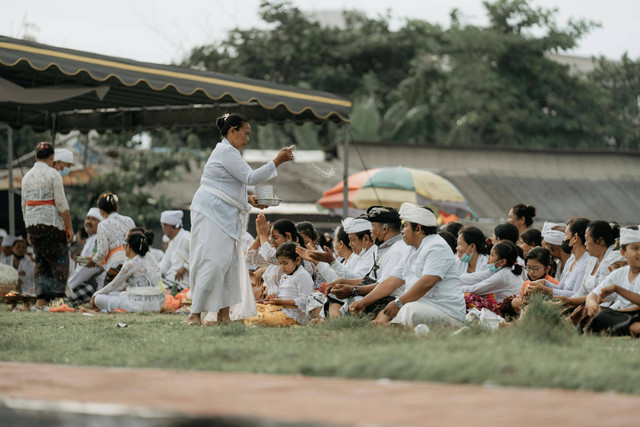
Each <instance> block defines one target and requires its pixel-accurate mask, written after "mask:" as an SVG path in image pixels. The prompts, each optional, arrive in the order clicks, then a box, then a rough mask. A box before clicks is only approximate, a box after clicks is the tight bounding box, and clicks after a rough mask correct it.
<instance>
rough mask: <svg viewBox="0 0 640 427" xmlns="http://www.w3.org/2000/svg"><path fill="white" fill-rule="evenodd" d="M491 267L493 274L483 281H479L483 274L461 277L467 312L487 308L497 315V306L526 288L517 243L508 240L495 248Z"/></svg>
mask: <svg viewBox="0 0 640 427" xmlns="http://www.w3.org/2000/svg"><path fill="white" fill-rule="evenodd" d="M487 267H488V269H489V272H490V273H491V275H490V276H489V277H488V278H485V279H482V280H480V281H478V280H477V279H478V278H482V277H485V275H484V274H483V272H478V273H471V274H465V275H463V276H462V277H460V285H461V286H462V292H464V293H465V301H466V302H467V309H469V308H473V307H475V308H487V309H489V310H491V311H493V312H497V311H498V307H497V304H500V303H501V302H502V301H503V300H504V299H505V298H507V297H509V296H511V295H513V294H515V293H516V292H518V291H519V290H520V288H521V287H522V283H523V282H524V281H523V280H522V277H521V274H522V266H520V265H519V264H518V247H517V246H516V245H515V243H513V242H511V241H508V240H504V241H500V242H498V243H497V244H496V245H494V246H493V248H492V249H491V252H490V253H489V259H488V260H487ZM478 297H483V298H478Z"/></svg>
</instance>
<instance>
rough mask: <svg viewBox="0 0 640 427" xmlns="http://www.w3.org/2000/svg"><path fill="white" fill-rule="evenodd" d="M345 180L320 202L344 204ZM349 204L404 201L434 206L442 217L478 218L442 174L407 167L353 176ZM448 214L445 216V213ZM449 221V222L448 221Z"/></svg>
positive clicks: (364, 206) (332, 205) (331, 205)
mask: <svg viewBox="0 0 640 427" xmlns="http://www.w3.org/2000/svg"><path fill="white" fill-rule="evenodd" d="M342 190H343V183H342V182H340V183H338V184H337V185H336V186H335V187H333V188H332V189H330V190H328V191H325V192H324V194H323V195H322V198H321V199H320V200H318V204H319V205H320V206H322V207H324V208H326V209H339V208H341V207H342V194H343V192H342ZM348 194H349V196H348V197H349V207H353V208H358V209H367V208H368V207H369V206H374V205H382V206H390V207H393V208H396V209H397V208H399V207H400V205H401V204H402V203H404V202H410V203H415V204H417V205H422V206H424V205H427V206H434V207H436V208H437V209H439V210H440V214H441V216H445V215H455V216H457V217H459V218H477V216H476V214H475V212H474V211H473V209H471V207H470V206H469V204H468V203H467V202H466V200H465V198H464V196H463V195H462V193H461V192H460V191H459V190H458V189H457V188H456V186H455V185H453V184H452V183H451V182H450V181H448V180H447V179H445V178H443V177H441V176H440V175H438V174H436V173H433V172H430V171H426V170H422V169H414V168H407V167H404V166H398V167H387V168H380V169H369V170H365V171H362V172H358V173H356V174H353V175H351V176H350V177H349V193H348ZM443 214H444V215H443ZM445 222H446V221H445Z"/></svg>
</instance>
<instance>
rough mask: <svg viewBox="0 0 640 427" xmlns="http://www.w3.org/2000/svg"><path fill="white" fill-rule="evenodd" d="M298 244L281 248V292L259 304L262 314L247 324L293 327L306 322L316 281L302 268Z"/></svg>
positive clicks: (278, 250) (279, 250)
mask: <svg viewBox="0 0 640 427" xmlns="http://www.w3.org/2000/svg"><path fill="white" fill-rule="evenodd" d="M297 247H298V245H297V244H295V243H293V242H287V243H283V244H282V245H280V246H279V247H278V249H277V251H276V257H277V259H278V264H279V267H280V270H281V272H282V275H281V276H280V283H279V285H278V289H277V293H270V294H269V295H267V297H266V298H265V301H264V304H258V305H257V309H258V315H257V316H256V317H252V318H249V319H246V320H245V324H247V325H263V326H293V325H297V324H302V323H305V321H306V314H305V312H306V302H307V299H308V298H309V296H310V295H311V293H312V292H313V279H312V278H311V275H310V274H309V273H308V272H307V271H306V270H305V269H304V268H303V267H301V264H302V258H300V255H298V254H297V253H296V248H297Z"/></svg>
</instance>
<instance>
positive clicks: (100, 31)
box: [0, 0, 640, 63]
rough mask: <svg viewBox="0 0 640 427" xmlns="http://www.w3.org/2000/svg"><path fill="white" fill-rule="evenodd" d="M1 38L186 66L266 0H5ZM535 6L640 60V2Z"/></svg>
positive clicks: (405, 3)
mask: <svg viewBox="0 0 640 427" xmlns="http://www.w3.org/2000/svg"><path fill="white" fill-rule="evenodd" d="M4 2H5V5H4V7H3V8H2V13H1V14H0V35H5V36H9V37H16V38H21V37H22V36H23V35H24V34H25V33H27V34H30V35H33V36H35V37H36V39H37V41H39V42H40V43H45V44H50V45H54V46H61V47H67V48H70V49H78V50H86V51H92V52H96V53H102V54H106V55H113V56H121V57H125V58H131V59H136V60H139V61H146V62H155V63H170V62H172V61H179V60H180V59H182V58H183V57H184V55H185V54H186V53H188V52H189V50H190V48H192V47H194V46H198V45H202V44H207V43H210V42H211V41H213V40H222V39H224V38H225V35H226V32H227V31H228V30H229V29H231V28H234V27H240V28H249V27H253V26H258V25H262V24H261V23H260V20H259V18H258V6H259V4H260V1H259V0H242V1H234V0H231V1H220V0H182V1H175V0H171V1H169V0H110V1H108V2H92V1H86V0H84V1H78V0H57V1H52V0H20V1H19V2H18V1H15V0H14V1H12V2H10V3H9V1H8V0H4ZM293 3H294V4H295V5H297V6H298V7H299V8H300V9H302V10H303V11H323V10H337V9H359V10H362V11H364V12H365V13H367V15H369V16H371V17H374V16H377V15H383V14H386V13H387V11H389V13H390V14H391V16H392V17H393V18H394V21H393V22H394V25H396V26H398V25H401V24H402V22H403V20H404V19H405V18H407V17H411V18H418V19H423V20H426V21H429V22H434V23H440V24H442V25H447V24H448V22H449V12H450V10H451V9H452V8H454V7H456V8H458V9H460V11H461V12H462V16H463V19H464V20H465V21H466V22H469V23H475V24H484V23H486V18H485V13H484V9H483V7H482V2H481V1H480V0H447V1H443V0H395V1H392V0H366V1H365V0H323V1H321V2H318V1H317V0H294V1H293ZM532 4H533V5H535V6H541V7H545V8H553V7H555V8H558V9H559V12H558V15H557V19H558V22H559V23H560V24H561V26H563V25H564V24H565V23H566V22H567V20H568V19H570V18H582V19H589V20H594V21H597V22H600V23H601V24H602V27H601V28H598V29H595V30H593V31H592V32H591V34H590V35H588V36H587V37H585V38H584V39H583V41H582V43H581V44H580V46H579V48H578V49H576V50H575V51H573V52H570V53H571V54H576V55H584V56H591V55H595V56H599V55H604V56H606V57H608V58H610V59H616V58H619V57H620V56H621V55H622V54H623V53H624V52H628V53H629V55H630V56H631V57H632V58H633V59H638V58H640V43H639V42H638V41H639V40H640V1H639V0H607V1H603V0H535V1H533V2H532Z"/></svg>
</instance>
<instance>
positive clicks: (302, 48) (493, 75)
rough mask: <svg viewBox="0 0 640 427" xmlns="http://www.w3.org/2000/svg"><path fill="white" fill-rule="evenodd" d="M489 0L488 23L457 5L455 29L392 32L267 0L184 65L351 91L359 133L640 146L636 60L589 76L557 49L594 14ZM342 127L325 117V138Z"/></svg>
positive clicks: (474, 141)
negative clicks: (329, 21)
mask: <svg viewBox="0 0 640 427" xmlns="http://www.w3.org/2000/svg"><path fill="white" fill-rule="evenodd" d="M484 6H485V10H486V13H487V16H488V25H486V26H478V25H471V24H465V23H464V22H461V20H460V13H459V11H457V10H453V11H452V13H451V24H450V25H449V27H448V28H442V27H440V26H438V25H433V24H430V23H428V22H424V21H420V20H407V21H406V22H405V23H404V25H403V26H402V27H401V28H399V29H397V30H392V29H391V27H390V17H389V16H380V17H376V18H368V17H366V16H364V15H363V14H360V13H357V12H346V13H345V15H344V18H345V23H346V24H345V26H344V27H340V28H337V27H327V26H322V25H320V24H319V23H318V22H316V21H314V20H313V19H312V18H310V17H309V16H307V15H305V14H304V13H303V12H302V11H300V10H299V9H297V8H296V7H294V6H292V5H291V4H290V3H275V2H263V3H262V4H261V9H260V14H261V18H262V19H263V20H264V21H265V22H266V23H267V24H269V25H268V28H266V29H263V28H251V29H246V30H241V29H235V30H232V31H231V32H230V33H229V35H228V37H227V38H226V39H225V40H224V41H222V42H217V43H214V44H212V45H208V46H201V47H197V48H195V49H193V51H192V52H191V54H190V55H189V56H188V57H187V58H186V59H185V61H184V64H185V65H191V66H198V67H201V68H205V69H208V70H212V71H217V72H221V73H228V74H237V75H243V76H247V77H252V78H257V79H264V80H268V81H272V82H277V83H285V84H290V85H298V86H305V87H312V88H314V89H320V90H326V91H330V92H334V93H341V94H347V95H349V96H351V97H352V99H353V100H354V108H353V117H352V119H353V120H352V125H351V128H352V137H353V138H355V139H366V140H370V141H375V140H388V141H403V142H414V143H432V144H442V145H465V146H468V145H493V146H519V147H522V146H526V147H566V148H601V147H610V146H614V147H623V148H636V149H637V148H638V145H637V140H638V123H637V117H638V116H637V114H635V115H634V111H637V101H636V102H635V104H634V101H633V93H637V77H635V80H634V76H637V72H636V73H635V74H634V71H637V67H638V64H637V63H636V62H633V61H631V60H630V59H628V58H626V59H625V58H623V61H622V63H621V64H612V63H610V62H606V61H601V62H600V64H599V68H598V71H597V72H594V73H592V75H590V76H589V77H588V78H586V77H585V76H583V75H579V74H577V73H575V72H573V71H572V70H571V69H570V68H569V67H568V66H566V65H562V64H560V63H558V62H556V61H554V60H553V59H552V58H550V57H549V54H553V53H561V52H564V51H567V50H569V49H572V48H574V47H575V46H577V43H578V41H579V40H580V39H581V38H582V37H583V36H584V35H585V34H587V33H588V32H589V31H590V30H591V29H592V28H594V27H595V26H596V24H594V23H593V22H589V21H584V20H570V21H569V22H568V23H566V24H565V25H564V26H561V25H559V24H558V23H557V22H556V12H557V11H556V10H555V9H544V8H538V7H533V6H531V5H530V4H529V2H528V1H526V0H496V1H493V2H484ZM634 85H635V87H634ZM630 89H631V90H630ZM634 90H635V91H636V92H634ZM285 129H286V128H285ZM319 132H321V131H319ZM285 133H286V132H285ZM289 133H291V132H289ZM258 134H259V133H258ZM269 135H270V137H274V136H276V135H278V132H275V131H272V132H269ZM288 136H289V137H291V135H288ZM336 136H337V134H335V132H334V133H331V132H330V131H327V128H326V126H325V128H324V137H320V138H319V139H318V142H319V143H320V144H326V143H327V142H328V141H327V138H331V137H333V138H335V137H336Z"/></svg>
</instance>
